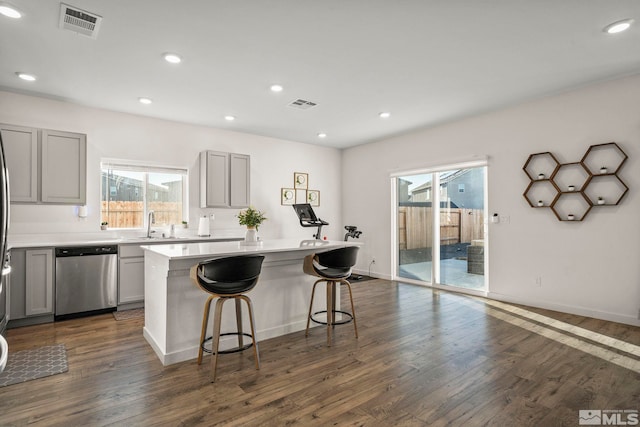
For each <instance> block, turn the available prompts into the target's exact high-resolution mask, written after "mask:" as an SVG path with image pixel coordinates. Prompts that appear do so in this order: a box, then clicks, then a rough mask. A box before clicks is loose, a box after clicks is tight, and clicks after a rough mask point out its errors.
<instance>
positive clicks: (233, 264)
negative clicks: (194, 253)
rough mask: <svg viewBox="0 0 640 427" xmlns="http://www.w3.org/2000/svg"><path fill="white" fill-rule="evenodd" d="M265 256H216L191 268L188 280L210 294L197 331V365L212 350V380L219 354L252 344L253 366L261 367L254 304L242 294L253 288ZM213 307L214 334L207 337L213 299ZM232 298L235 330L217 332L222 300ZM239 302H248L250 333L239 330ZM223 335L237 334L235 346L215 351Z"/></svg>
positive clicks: (240, 323) (240, 310)
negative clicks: (198, 335) (200, 326)
mask: <svg viewBox="0 0 640 427" xmlns="http://www.w3.org/2000/svg"><path fill="white" fill-rule="evenodd" d="M263 261H264V256H261V255H251V256H236V257H227V258H217V259H212V260H207V261H203V262H201V263H199V264H197V265H194V266H193V267H191V273H190V276H191V279H192V280H193V281H194V282H195V283H196V284H197V285H198V286H200V288H201V289H202V290H203V291H205V292H207V293H208V294H210V296H209V298H207V301H206V302H205V304H204V313H203V315H202V330H201V332H200V348H199V349H198V365H199V364H200V363H201V362H202V355H203V352H207V353H211V354H212V359H211V364H212V368H211V370H212V382H213V381H215V380H216V369H217V365H218V354H226V353H235V352H239V351H244V350H246V349H248V348H250V347H253V352H254V357H255V364H256V369H257V370H259V369H260V356H259V352H258V343H257V342H256V339H255V335H256V332H255V322H254V318H253V317H254V316H253V305H252V304H251V299H249V297H247V296H246V295H244V294H245V293H247V292H249V291H250V290H251V289H253V288H254V287H255V285H256V283H258V277H259V276H260V271H261V269H262V262H263ZM216 298H218V301H216V307H215V312H214V318H213V336H212V337H209V338H207V337H206V334H207V323H208V321H209V311H210V310H211V303H212V301H213V300H214V299H216ZM229 299H233V300H235V303H236V326H237V331H235V332H225V333H220V327H221V322H222V307H223V305H224V303H225V302H226V301H227V300H229ZM241 301H244V302H245V303H246V304H247V309H248V311H249V322H250V324H251V325H250V326H251V334H248V333H245V332H244V331H243V330H242V305H241ZM226 335H237V336H238V346H237V347H235V348H232V349H229V350H218V347H219V345H220V337H221V336H226ZM243 337H249V338H251V342H250V343H248V344H246V345H245V344H244V340H243ZM208 341H211V350H209V349H207V348H206V347H205V343H206V342H208Z"/></svg>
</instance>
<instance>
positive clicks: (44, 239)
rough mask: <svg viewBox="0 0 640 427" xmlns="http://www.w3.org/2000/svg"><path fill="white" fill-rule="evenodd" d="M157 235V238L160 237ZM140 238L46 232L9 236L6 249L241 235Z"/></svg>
mask: <svg viewBox="0 0 640 427" xmlns="http://www.w3.org/2000/svg"><path fill="white" fill-rule="evenodd" d="M160 236H161V235H160ZM160 236H159V237H153V238H147V237H144V231H140V230H137V231H135V232H131V231H122V232H119V231H111V230H107V231H101V232H96V233H50V234H17V235H11V234H10V235H9V239H8V245H9V248H34V247H55V246H84V245H124V244H132V245H133V244H151V243H152V244H154V245H155V244H158V243H169V242H172V243H176V242H215V241H218V240H225V239H243V238H244V234H242V232H240V233H239V232H238V231H236V230H216V231H214V232H212V235H211V236H206V237H200V236H196V235H189V234H184V235H180V234H178V235H177V237H175V238H164V237H160Z"/></svg>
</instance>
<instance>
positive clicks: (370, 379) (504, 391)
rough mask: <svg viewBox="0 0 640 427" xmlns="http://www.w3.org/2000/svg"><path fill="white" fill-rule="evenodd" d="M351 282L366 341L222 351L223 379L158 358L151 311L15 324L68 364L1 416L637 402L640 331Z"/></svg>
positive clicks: (345, 417) (398, 410) (390, 413)
mask: <svg viewBox="0 0 640 427" xmlns="http://www.w3.org/2000/svg"><path fill="white" fill-rule="evenodd" d="M353 291H354V299H355V302H356V310H357V316H358V331H359V333H360V338H359V339H357V340H356V339H355V338H354V334H353V327H352V325H344V326H341V327H337V328H336V334H335V336H334V346H333V347H331V348H328V347H326V345H325V344H326V333H325V330H324V328H323V327H319V328H315V329H314V330H312V331H311V333H310V336H309V338H305V337H304V331H301V332H297V333H293V334H290V335H287V336H284V337H278V338H275V339H270V340H267V341H262V342H260V356H261V370H260V371H256V370H255V369H254V364H253V356H252V352H250V351H249V352H244V353H239V354H231V355H222V356H220V360H219V366H218V379H217V382H216V383H215V384H211V383H210V382H209V369H210V365H209V363H204V364H203V365H202V366H197V365H196V363H195V360H192V361H188V362H184V363H180V364H176V365H172V366H169V367H166V368H165V367H163V366H162V365H161V363H160V362H159V361H158V359H157V358H156V356H155V355H154V353H153V351H152V350H151V348H150V347H149V345H148V344H147V343H146V342H145V340H144V339H143V337H142V331H141V328H142V325H143V321H142V319H134V320H125V321H119V322H116V321H115V320H114V319H113V317H112V316H111V315H101V316H96V317H91V318H84V319H75V320H68V321H63V322H58V323H55V324H49V325H39V326H32V327H24V328H18V329H12V330H9V331H8V341H9V344H10V348H11V350H12V351H18V350H22V349H26V348H33V347H38V346H41V345H50V344H54V343H64V344H65V345H66V347H67V354H68V361H69V371H68V372H67V373H65V374H61V375H55V376H52V377H48V378H44V379H40V380H35V381H30V382H26V383H22V384H16V385H12V386H8V387H3V388H0V425H2V426H13V425H15V426H21V425H27V424H29V425H31V424H36V425H60V426H94V425H118V426H121V425H126V426H137V425H144V426H146V425H162V426H164V425H167V426H191V425H242V426H245V425H251V426H254V425H255V426H258V425H259V426H269V425H274V426H280V425H289V424H299V425H340V426H343V425H354V426H355V425H367V426H395V425H406V426H424V425H434V426H439V425H454V426H479V425H496V426H524V425H531V426H576V425H578V410H580V409H602V410H605V409H622V410H639V409H640V403H639V402H640V328H637V327H632V326H626V325H621V324H616V323H612V322H605V321H600V320H595V319H590V318H584V317H579V316H572V315H567V314H562V313H555V312H549V311H545V310H539V309H529V308H527V307H519V306H513V305H509V304H503V303H499V302H495V301H487V300H484V299H481V298H475V297H470V296H465V295H460V294H454V293H447V292H442V291H440V292H437V291H432V290H431V289H429V288H423V287H418V286H412V285H406V284H398V283H395V282H389V281H385V280H372V281H367V282H362V283H354V284H353ZM344 297H346V295H345V296H344ZM208 361H209V358H208V357H206V358H205V362H208Z"/></svg>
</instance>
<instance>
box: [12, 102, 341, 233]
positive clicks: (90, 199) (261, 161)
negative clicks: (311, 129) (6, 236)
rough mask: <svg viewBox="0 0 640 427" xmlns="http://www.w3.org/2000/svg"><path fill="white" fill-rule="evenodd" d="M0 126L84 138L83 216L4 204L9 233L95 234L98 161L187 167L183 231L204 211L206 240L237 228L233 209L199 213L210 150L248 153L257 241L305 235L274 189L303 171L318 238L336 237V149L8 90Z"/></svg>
mask: <svg viewBox="0 0 640 427" xmlns="http://www.w3.org/2000/svg"><path fill="white" fill-rule="evenodd" d="M151 108H152V107H151ZM0 122H2V123H8V124H13V125H19V126H30V127H37V128H46V129H56V130H63V131H69V132H79V133H85V134H87V158H88V164H87V206H88V211H89V216H88V218H86V219H79V218H78V217H77V215H76V209H77V207H76V206H47V205H37V206H36V205H12V206H11V231H10V233H11V234H23V233H73V232H97V231H98V230H99V228H100V227H99V224H100V212H99V207H100V160H101V159H102V158H115V159H128V160H135V161H141V162H150V163H153V164H158V165H167V166H179V167H188V168H189V170H190V172H189V180H190V181H189V182H190V191H189V193H190V194H189V208H190V209H189V212H190V213H189V223H190V227H191V228H192V230H190V231H192V232H193V233H195V231H197V225H198V215H199V214H208V213H215V215H216V219H215V221H213V224H212V230H213V231H214V234H215V230H218V229H225V230H229V229H231V230H233V229H237V230H242V227H240V226H239V225H238V224H237V218H236V217H235V215H236V214H237V213H238V210H237V209H206V210H201V209H200V208H199V200H198V194H199V193H198V184H199V182H198V173H199V172H198V154H199V152H200V151H203V150H218V151H228V152H235V153H243V154H249V155H251V202H252V205H253V206H255V207H256V208H257V209H260V210H262V211H265V212H266V215H267V217H268V221H266V222H265V223H264V224H263V225H262V226H261V227H260V235H261V236H262V237H263V238H277V237H282V238H288V237H291V238H298V237H299V238H311V235H312V234H313V231H312V230H311V229H308V228H307V229H303V228H302V227H300V225H299V223H298V221H297V217H296V215H295V212H294V211H293V208H291V207H290V206H281V205H280V188H281V187H292V186H293V173H294V172H308V173H309V181H310V186H311V187H310V188H312V189H315V190H320V194H321V206H320V207H318V208H316V212H317V214H318V215H319V216H320V217H321V218H323V219H325V220H327V221H328V222H329V223H330V224H331V226H329V227H325V229H324V230H323V232H324V234H326V235H327V237H328V238H330V239H341V236H342V231H341V230H342V226H341V225H340V224H342V221H341V204H340V203H341V198H340V196H341V175H340V171H341V167H340V165H341V153H340V150H337V149H333V148H324V147H318V146H313V145H308V144H301V143H295V142H290V141H284V140H280V139H273V138H266V137H260V136H256V135H250V134H246V133H239V132H232V131H227V130H222V129H213V128H208V127H204V126H195V125H187V124H182V123H177V122H170V121H166V120H156V119H151V118H147V117H141V116H135V115H131V114H122V113H116V112H111V111H106V110H99V109H95V108H88V107H84V106H80V105H76V104H71V103H66V102H60V101H55V100H50V99H44V98H38V97H32V96H25V95H19V94H14V93H9V92H0Z"/></svg>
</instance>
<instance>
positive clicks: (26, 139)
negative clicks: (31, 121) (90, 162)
mask: <svg viewBox="0 0 640 427" xmlns="http://www.w3.org/2000/svg"><path fill="white" fill-rule="evenodd" d="M0 131H1V132H2V140H3V143H4V149H5V155H6V159H7V169H8V170H9V184H10V186H11V187H10V188H11V192H10V196H11V201H12V202H14V203H48V204H74V205H84V204H85V203H86V199H87V187H86V185H87V137H86V135H83V134H79V133H71V132H60V131H54V130H47V129H34V128H27V127H21V126H12V125H0Z"/></svg>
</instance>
